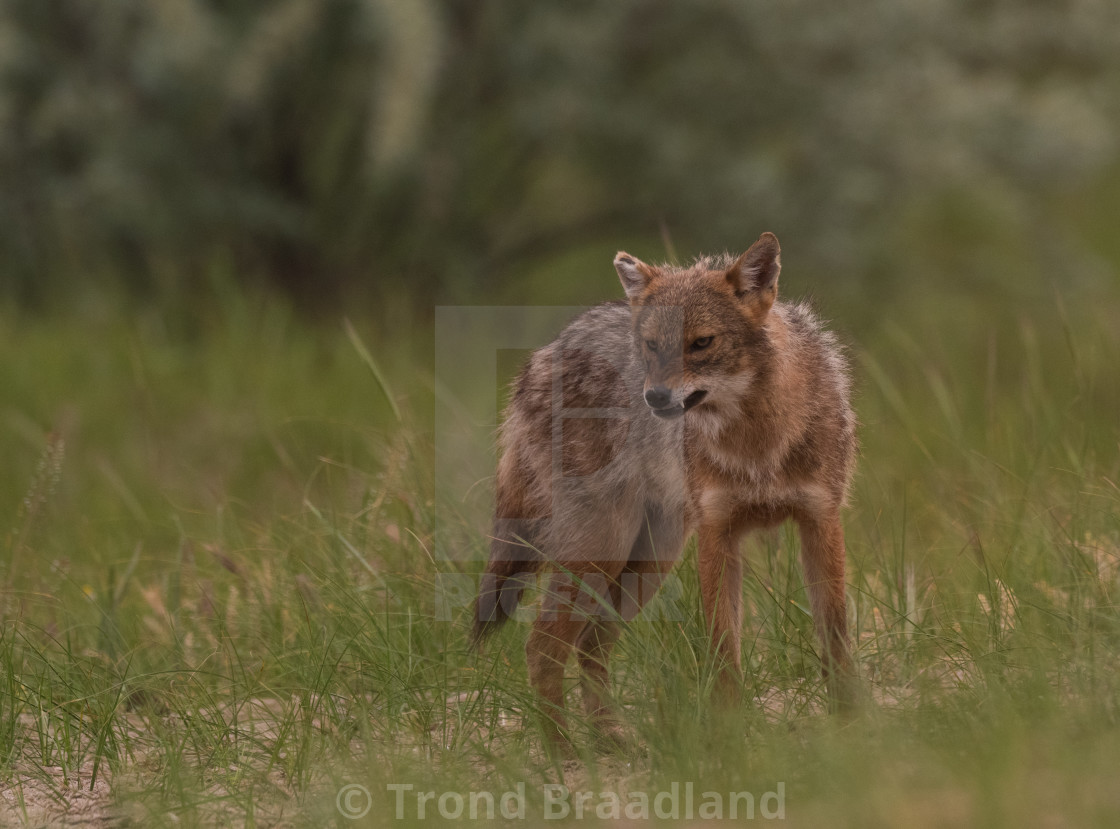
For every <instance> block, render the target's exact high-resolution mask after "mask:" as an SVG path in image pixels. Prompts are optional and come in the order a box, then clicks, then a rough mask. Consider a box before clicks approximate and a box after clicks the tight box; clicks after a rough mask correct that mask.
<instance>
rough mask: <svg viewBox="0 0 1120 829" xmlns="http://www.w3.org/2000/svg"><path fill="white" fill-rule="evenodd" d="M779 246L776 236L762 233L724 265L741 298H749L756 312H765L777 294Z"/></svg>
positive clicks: (779, 271)
mask: <svg viewBox="0 0 1120 829" xmlns="http://www.w3.org/2000/svg"><path fill="white" fill-rule="evenodd" d="M781 271H782V249H781V246H779V245H778V237H777V236H775V235H774V234H773V233H763V234H762V235H761V236H759V237H758V241H757V242H755V243H754V244H753V245H751V246H750V249H749V250H748V251H747V252H746V253H744V254H743V255H742V256H740V257H739V258H738V259H736V260H735V264H734V265H732V266H731V267H730V268H728V269H727V281H728V282H730V283H731V286H732V287H733V288H734V289H735V294H736V296H738V297H739V298H740V299H743V300H744V301H746V302H749V303H750V304H751V306H752V309H753V310H754V311H755V312H756V313H757V315H758V316H765V315H766V313H767V312H768V311H769V310H770V306H772V305H773V304H774V300H775V299H777V296H778V274H779V273H781Z"/></svg>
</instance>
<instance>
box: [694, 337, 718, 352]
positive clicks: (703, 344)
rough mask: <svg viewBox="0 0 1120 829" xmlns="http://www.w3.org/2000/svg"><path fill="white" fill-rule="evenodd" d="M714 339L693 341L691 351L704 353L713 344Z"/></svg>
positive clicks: (707, 338) (702, 338) (703, 338)
mask: <svg viewBox="0 0 1120 829" xmlns="http://www.w3.org/2000/svg"><path fill="white" fill-rule="evenodd" d="M713 339H714V338H713V337H698V338H697V339H695V340H693V341H692V345H690V346H689V351H703V350H704V349H705V348H707V347H708V346H710V345H711V344H712V340H713Z"/></svg>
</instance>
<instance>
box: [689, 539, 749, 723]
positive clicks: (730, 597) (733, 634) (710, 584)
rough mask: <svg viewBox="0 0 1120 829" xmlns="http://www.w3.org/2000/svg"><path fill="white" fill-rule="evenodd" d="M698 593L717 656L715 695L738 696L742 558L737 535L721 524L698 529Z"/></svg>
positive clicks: (732, 700)
mask: <svg viewBox="0 0 1120 829" xmlns="http://www.w3.org/2000/svg"><path fill="white" fill-rule="evenodd" d="M699 565H700V596H701V598H702V599H703V601H704V616H705V618H706V620H707V623H708V636H709V637H710V643H711V648H712V651H713V654H714V656H715V659H716V671H717V674H716V685H715V695H716V698H717V699H718V700H719V701H721V702H723V703H735V702H737V701H738V700H739V696H740V693H741V686H742V681H743V677H742V669H741V664H742V659H741V654H740V648H739V639H740V636H741V635H742V627H743V600H742V597H743V585H742V582H743V562H742V559H741V558H740V557H739V536H738V535H737V534H733V533H732V532H731V530H730V528H729V527H728V526H727V522H726V521H724V522H722V524H712V525H702V526H701V527H700V531H699Z"/></svg>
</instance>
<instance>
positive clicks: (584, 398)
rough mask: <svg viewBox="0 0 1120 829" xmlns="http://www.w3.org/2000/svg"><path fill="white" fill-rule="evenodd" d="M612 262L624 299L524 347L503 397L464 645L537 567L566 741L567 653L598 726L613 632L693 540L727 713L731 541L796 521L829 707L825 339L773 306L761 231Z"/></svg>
mask: <svg viewBox="0 0 1120 829" xmlns="http://www.w3.org/2000/svg"><path fill="white" fill-rule="evenodd" d="M615 267H616V269H617V270H618V273H619V278H620V279H621V281H622V284H623V287H624V289H625V291H626V294H627V297H628V299H629V303H628V305H625V304H620V303H608V304H606V305H601V306H598V307H597V308H594V309H592V310H590V311H588V312H586V313H585V314H583V315H581V316H580V317H578V318H577V319H576V320H574V321H573V322H572V323H571V324H570V325H569V326H568V328H567V329H565V331H564V332H562V333H561V335H560V337H559V338H558V339H557V340H556V341H555V342H553V343H552V344H550V345H549V346H547V347H546V348H543V349H541V350H540V351H538V352H536V353H534V354H533V356H532V357H531V358H530V360H529V362H528V364H527V365H526V367H525V369H524V370H523V371H522V373H521V376H520V377H519V378H518V380H517V383H516V385H515V391H514V395H513V398H512V400H511V401H510V404H509V407H508V409H507V412H506V419H505V423H504V424H503V427H502V432H501V441H500V443H501V450H502V456H501V460H500V461H499V465H498V475H497V499H496V502H497V508H496V514H495V525H494V536H493V541H492V548H491V557H490V562H489V564H488V565H487V571H486V575H485V576H484V581H483V586H482V589H481V591H480V596H479V602H478V607H477V614H476V620H475V621H476V626H475V636H476V639H481V637H482V636H484V635H485V634H486V633H487V632H488V631H489V630H490V629H491V628H492V627H494V626H496V625H497V624H499V623H500V622H502V621H504V619H506V618H508V616H509V615H510V613H512V610H513V608H514V607H515V606H516V603H517V601H518V599H519V597H520V594H521V590H522V588H523V587H524V585H525V584H526V582H527V580H528V577H529V576H530V575H531V574H533V573H534V572H536V571H538V570H540V569H541V568H544V569H545V570H546V572H548V573H551V575H549V576H548V577H547V578H548V583H549V585H548V590H547V591H546V596H547V599H546V601H545V603H544V605H543V606H542V611H541V615H540V617H539V618H538V619H537V621H536V622H535V623H534V626H533V630H532V632H531V634H530V636H529V640H528V644H527V656H528V666H529V674H530V679H531V681H532V684H533V686H534V687H535V688H536V689H537V691H538V692H539V693H540V695H541V697H542V699H543V700H544V701H545V702H546V704H547V709H548V711H549V713H550V718H549V730H550V734H551V736H552V737H553V738H554V739H558V740H559V739H562V735H563V732H564V729H565V720H564V716H563V710H564V701H563V676H564V666H565V664H566V663H567V660H568V658H569V657H570V656H571V653H572V651H573V650H574V651H575V652H576V655H577V660H578V662H579V666H580V671H581V677H582V685H583V695H584V704H585V707H586V709H587V712H588V714H589V715H590V716H591V717H592V718H593V719H595V720H596V721H597V722H599V723H600V724H601V725H602V727H603V728H604V729H608V730H609V729H610V728H612V727H613V726H612V721H611V717H610V707H609V704H608V699H607V686H608V667H607V665H608V658H609V654H610V650H611V646H612V645H613V643H614V641H615V639H617V637H618V633H619V620H620V619H621V620H626V619H629V618H632V617H633V616H634V615H635V614H636V612H637V610H638V609H640V608H641V606H642V604H643V603H644V602H645V601H647V600H648V599H649V598H650V597H651V596H652V595H653V593H654V592H655V590H656V587H657V585H659V584H660V581H661V580H662V579H663V578H664V576H665V574H666V573H667V572H668V571H669V569H670V568H671V567H672V565H673V564H674V562H675V561H676V560H677V558H678V557H679V555H680V551H681V548H682V546H683V544H684V540H685V538H686V536H687V534H688V533H689V532H692V531H696V532H697V535H698V549H699V571H700V588H701V595H702V599H703V603H704V612H705V618H706V620H707V625H708V632H709V635H710V641H711V646H712V649H713V655H714V656H715V657H716V659H717V660H718V666H719V669H720V670H719V675H718V682H717V694H718V696H719V697H720V698H721V699H723V700H735V699H737V698H738V695H739V688H740V685H741V673H740V662H741V648H740V633H741V632H740V629H741V625H742V560H741V557H740V553H739V542H740V539H741V538H742V536H743V535H744V534H745V533H746V532H748V531H750V530H753V529H761V528H766V527H772V526H775V525H777V524H779V523H781V522H783V521H785V520H787V519H793V520H794V522H796V524H797V526H798V529H799V532H800V536H801V558H802V566H803V569H804V572H805V580H806V584H807V586H808V590H809V598H810V604H811V609H812V612H813V617H814V621H815V625H816V628H817V632H818V635H819V638H820V640H821V644H822V647H823V651H822V669H823V674H824V676H825V678H826V680H827V682H828V688H829V691H830V693H831V695H832V698H833V699H834V700H835V701H836V703H837V704H839V705H841V706H844V705H847V704H850V703H851V701H852V699H853V695H854V680H853V677H854V670H853V666H852V660H851V656H850V653H849V649H848V637H847V628H846V613H845V601H844V590H845V588H844V557H845V553H844V537H843V531H842V528H841V523H840V510H841V507H842V506H843V504H844V500H845V497H846V493H847V489H848V483H849V480H850V478H851V472H852V466H853V461H854V456H855V448H856V439H855V416H854V415H853V413H852V411H851V408H850V405H849V399H848V398H849V381H848V373H847V368H846V365H845V363H844V360H843V357H842V355H841V353H840V350H839V347H838V346H837V344H836V341H835V338H834V337H833V336H832V335H831V334H829V333H828V332H826V331H824V330H823V329H822V328H821V327H820V325H819V323H818V322H817V321H816V319H815V317H814V316H813V314H812V313H811V312H810V311H809V309H808V308H807V307H805V306H800V305H788V304H785V303H781V302H778V301H777V280H778V274H779V272H780V268H781V265H780V248H779V245H778V240H777V238H776V237H775V236H774V235H773V234H769V233H766V234H763V235H762V236H761V237H760V238H759V240H758V241H757V242H756V243H755V244H754V245H752V246H751V248H750V249H749V250H748V251H747V252H746V253H744V254H743V255H742V256H740V257H738V258H737V259H734V260H732V259H730V258H728V257H720V258H703V259H699V260H697V262H696V263H694V264H693V265H692V266H690V267H687V268H674V267H668V266H664V267H657V266H651V265H647V264H646V263H644V262H640V261H639V260H637V259H636V258H634V257H632V256H630V255H629V254H625V253H620V254H619V255H618V256H617V257H616V258H615ZM636 585H637V586H639V587H635V586H636ZM604 606H606V607H609V608H613V609H614V611H615V613H614V614H611V615H612V616H613V618H605V615H606V614H604V613H603V612H602V608H603V607H604Z"/></svg>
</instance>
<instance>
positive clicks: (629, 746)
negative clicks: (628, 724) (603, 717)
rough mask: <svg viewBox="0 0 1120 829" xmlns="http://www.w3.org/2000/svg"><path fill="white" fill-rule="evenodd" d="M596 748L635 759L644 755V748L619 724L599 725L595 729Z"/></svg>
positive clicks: (607, 723)
mask: <svg viewBox="0 0 1120 829" xmlns="http://www.w3.org/2000/svg"><path fill="white" fill-rule="evenodd" d="M595 737H596V740H595V744H596V747H597V748H598V749H599V750H600V751H602V752H604V753H607V754H620V755H622V756H624V757H634V756H637V755H639V754H641V753H642V747H641V745H640V744H639V743H638V741H637V740H635V739H634V735H633V734H631V733H630V732H629V731H627V730H626V729H625V728H623V727H622V725H621V724H619V723H617V722H606V723H601V724H599V725H598V726H597V727H596V729H595Z"/></svg>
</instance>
